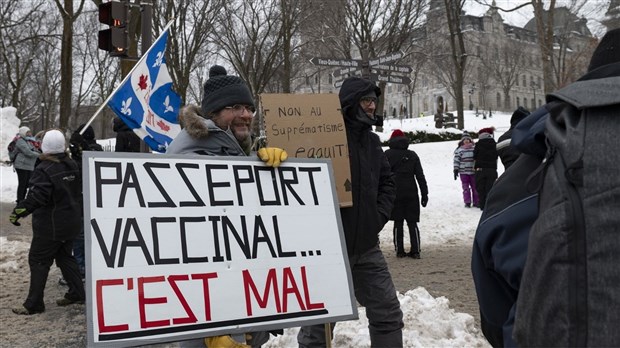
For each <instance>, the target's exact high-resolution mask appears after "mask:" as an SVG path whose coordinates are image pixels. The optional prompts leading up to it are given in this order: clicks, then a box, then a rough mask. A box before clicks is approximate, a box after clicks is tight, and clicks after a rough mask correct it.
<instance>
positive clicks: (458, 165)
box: [454, 135, 479, 208]
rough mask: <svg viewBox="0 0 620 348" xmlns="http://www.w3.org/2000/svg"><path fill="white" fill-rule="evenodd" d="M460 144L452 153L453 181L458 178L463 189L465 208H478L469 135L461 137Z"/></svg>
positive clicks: (472, 152)
mask: <svg viewBox="0 0 620 348" xmlns="http://www.w3.org/2000/svg"><path fill="white" fill-rule="evenodd" d="M459 144H461V145H460V146H459V147H458V148H457V149H456V151H454V180H456V179H458V178H459V177H460V179H461V187H462V188H463V202H464V203H465V207H466V208H469V207H471V206H474V207H478V205H479V199H478V191H476V176H475V174H476V172H475V170H474V143H473V141H472V139H471V137H470V136H469V135H463V137H462V138H461V140H460V141H459Z"/></svg>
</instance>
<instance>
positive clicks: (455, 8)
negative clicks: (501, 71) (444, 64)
mask: <svg viewBox="0 0 620 348" xmlns="http://www.w3.org/2000/svg"><path fill="white" fill-rule="evenodd" d="M464 4H465V0H444V5H445V8H446V18H447V20H448V23H447V24H448V30H449V32H450V35H449V38H448V42H449V43H450V49H451V51H452V54H451V56H450V58H451V60H452V64H453V67H454V69H453V72H454V76H453V79H452V83H451V84H450V85H449V87H450V90H451V91H452V93H451V94H452V96H453V97H454V100H455V101H456V110H457V114H458V128H459V129H463V128H464V127H465V122H464V118H463V117H464V114H463V104H464V103H463V81H465V69H466V64H467V52H466V51H465V41H464V40H463V32H462V31H461V13H462V12H463V5H464Z"/></svg>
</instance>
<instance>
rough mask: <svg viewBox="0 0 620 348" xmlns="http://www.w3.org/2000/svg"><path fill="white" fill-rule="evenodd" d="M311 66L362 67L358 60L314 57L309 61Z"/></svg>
mask: <svg viewBox="0 0 620 348" xmlns="http://www.w3.org/2000/svg"><path fill="white" fill-rule="evenodd" d="M310 63H312V65H323V66H346V67H359V68H361V67H362V61H361V60H359V59H338V58H320V57H314V58H312V59H310Z"/></svg>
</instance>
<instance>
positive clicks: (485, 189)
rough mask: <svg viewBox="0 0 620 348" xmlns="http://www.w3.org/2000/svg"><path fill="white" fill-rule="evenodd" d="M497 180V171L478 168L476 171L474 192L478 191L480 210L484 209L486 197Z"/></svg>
mask: <svg viewBox="0 0 620 348" xmlns="http://www.w3.org/2000/svg"><path fill="white" fill-rule="evenodd" d="M495 180H497V169H495V168H480V169H477V170H476V191H478V199H479V201H480V209H484V205H485V203H486V201H487V196H488V195H489V191H491V187H493V184H494V183H495Z"/></svg>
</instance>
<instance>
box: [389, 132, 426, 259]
mask: <svg viewBox="0 0 620 348" xmlns="http://www.w3.org/2000/svg"><path fill="white" fill-rule="evenodd" d="M389 146H390V148H389V150H387V151H385V155H386V156H387V159H388V161H389V162H390V167H391V168H392V173H394V180H395V182H396V199H395V200H394V208H393V209H392V215H391V220H394V242H395V244H396V257H405V256H409V257H412V258H414V259H419V258H420V230H419V229H418V224H417V223H418V222H419V221H420V203H421V204H422V206H423V207H426V204H427V203H428V186H427V185H426V178H425V177H424V170H422V163H421V162H420V158H419V157H418V154H416V153H415V152H414V151H412V150H409V149H408V147H409V139H407V137H406V136H405V134H403V132H402V131H401V130H400V129H396V130H394V131H393V132H392V136H391V137H390V140H389ZM416 182H417V184H416ZM418 186H420V195H421V196H422V199H421V200H420V198H419V196H418ZM404 220H406V221H407V229H408V230H409V241H410V243H411V249H410V252H409V253H405V248H404V245H403V244H404V243H403V230H404V226H403V222H404Z"/></svg>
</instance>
